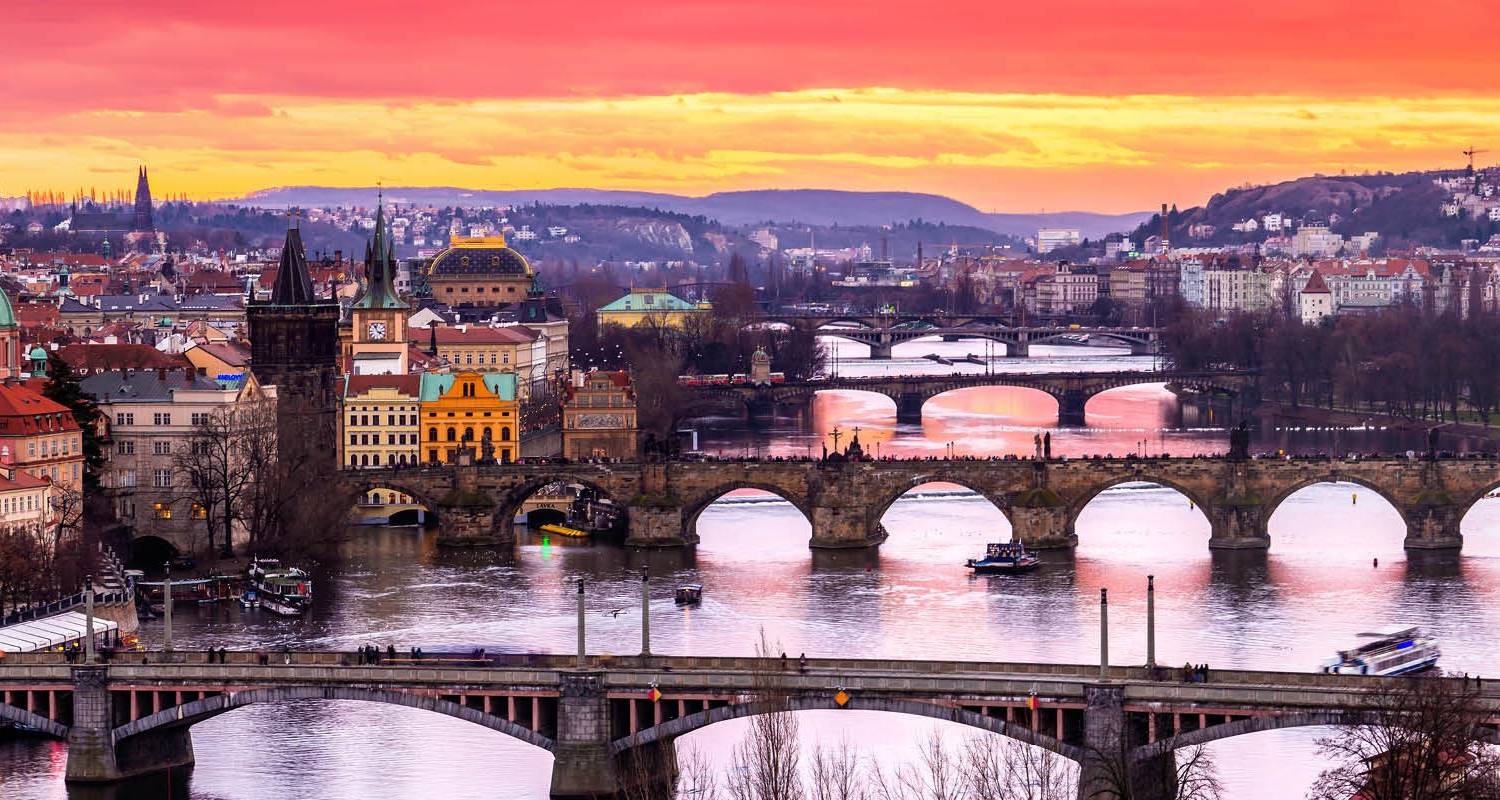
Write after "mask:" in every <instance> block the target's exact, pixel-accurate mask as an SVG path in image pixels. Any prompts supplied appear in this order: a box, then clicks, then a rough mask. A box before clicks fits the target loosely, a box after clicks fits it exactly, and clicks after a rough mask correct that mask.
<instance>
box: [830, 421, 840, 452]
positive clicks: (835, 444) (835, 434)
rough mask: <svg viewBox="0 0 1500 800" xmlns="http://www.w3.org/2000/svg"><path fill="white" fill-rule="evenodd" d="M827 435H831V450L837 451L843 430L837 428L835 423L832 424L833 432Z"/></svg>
mask: <svg viewBox="0 0 1500 800" xmlns="http://www.w3.org/2000/svg"><path fill="white" fill-rule="evenodd" d="M828 435H829V436H832V437H833V452H835V453H837V452H838V451H839V438H840V437H842V436H843V435H844V432H843V431H841V430H839V426H837V425H835V426H833V433H830V434H828Z"/></svg>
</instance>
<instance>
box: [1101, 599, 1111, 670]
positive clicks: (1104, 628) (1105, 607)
mask: <svg viewBox="0 0 1500 800" xmlns="http://www.w3.org/2000/svg"><path fill="white" fill-rule="evenodd" d="M1099 679H1100V680H1109V590H1108V589H1100V590H1099Z"/></svg>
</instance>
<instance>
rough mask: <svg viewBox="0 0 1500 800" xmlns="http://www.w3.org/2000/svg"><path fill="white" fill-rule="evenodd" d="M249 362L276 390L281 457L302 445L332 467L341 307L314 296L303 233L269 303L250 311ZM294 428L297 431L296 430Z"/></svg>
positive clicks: (290, 247) (293, 236)
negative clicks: (289, 450)
mask: <svg viewBox="0 0 1500 800" xmlns="http://www.w3.org/2000/svg"><path fill="white" fill-rule="evenodd" d="M246 317H247V318H248V320H249V323H250V363H251V367H250V368H251V370H252V371H253V372H254V373H255V378H256V380H258V381H259V382H260V383H261V385H263V386H276V387H277V395H276V397H277V405H278V407H279V409H278V410H279V414H280V426H279V427H280V429H281V431H282V434H283V435H282V437H281V441H280V448H279V449H280V450H281V451H282V454H283V455H286V454H287V453H288V447H291V446H293V445H294V444H296V443H298V442H300V443H302V444H305V445H309V446H310V447H311V450H312V451H313V452H315V453H320V454H321V456H319V457H320V458H321V457H326V459H327V462H328V468H329V469H332V467H333V457H334V452H335V449H336V448H335V444H336V442H335V441H334V438H333V437H334V435H335V426H334V421H335V417H334V415H335V413H336V402H337V383H338V355H339V338H338V325H339V306H338V303H337V302H336V301H334V300H322V299H319V298H318V297H317V296H316V295H315V294H314V293H313V283H312V277H311V276H310V275H309V274H308V272H307V256H306V254H305V253H304V252H303V249H302V232H301V231H300V230H298V229H297V228H291V229H289V230H288V231H287V232H286V242H285V244H283V245H282V248H281V266H280V268H279V269H278V270H277V272H276V283H275V285H274V286H273V287H272V289H271V299H269V300H266V301H253V302H251V303H250V306H249V308H247V309H246ZM294 425H295V427H294Z"/></svg>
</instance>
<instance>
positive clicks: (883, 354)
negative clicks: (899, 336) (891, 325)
mask: <svg viewBox="0 0 1500 800" xmlns="http://www.w3.org/2000/svg"><path fill="white" fill-rule="evenodd" d="M891 346H892V345H891V342H890V340H889V339H882V340H881V341H878V342H871V343H870V359H871V360H872V361H874V360H880V361H889V360H890V359H891Z"/></svg>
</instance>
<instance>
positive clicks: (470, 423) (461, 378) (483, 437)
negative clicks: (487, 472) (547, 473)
mask: <svg viewBox="0 0 1500 800" xmlns="http://www.w3.org/2000/svg"><path fill="white" fill-rule="evenodd" d="M420 396H421V406H422V412H421V413H422V431H421V436H422V444H421V448H422V460H423V461H426V462H428V463H438V464H447V463H449V462H451V461H453V460H455V459H456V458H457V454H458V450H459V449H460V448H465V447H468V448H473V450H474V457H475V458H476V459H480V460H484V459H493V460H495V461H498V462H500V463H509V462H512V461H515V460H516V459H517V458H518V457H519V456H520V453H521V441H520V440H521V437H520V424H519V420H520V403H518V402H517V401H516V375H515V373H513V372H484V373H480V372H475V371H472V370H463V371H460V372H456V373H449V374H438V373H432V372H429V373H425V374H423V375H422V376H421V390H420Z"/></svg>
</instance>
